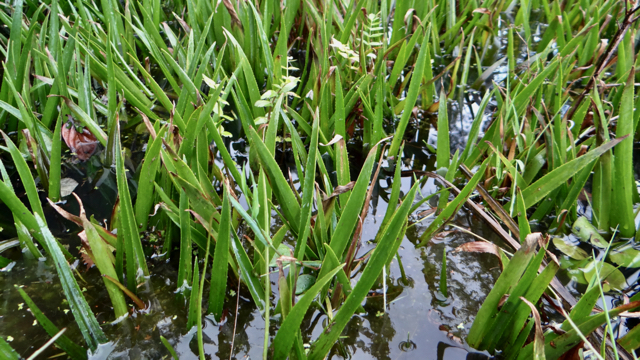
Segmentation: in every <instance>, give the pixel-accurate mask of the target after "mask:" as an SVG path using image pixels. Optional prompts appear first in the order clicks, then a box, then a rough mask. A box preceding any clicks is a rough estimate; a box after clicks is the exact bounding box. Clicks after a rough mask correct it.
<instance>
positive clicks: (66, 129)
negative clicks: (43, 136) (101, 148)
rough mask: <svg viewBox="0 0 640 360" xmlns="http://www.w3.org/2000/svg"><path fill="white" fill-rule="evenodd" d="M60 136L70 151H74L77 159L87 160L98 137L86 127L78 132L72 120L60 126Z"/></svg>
mask: <svg viewBox="0 0 640 360" xmlns="http://www.w3.org/2000/svg"><path fill="white" fill-rule="evenodd" d="M62 138H63V139H64V142H65V143H66V144H67V146H68V147H69V149H71V152H73V153H75V154H76V156H77V157H78V159H80V160H82V161H86V160H88V159H89V158H90V157H91V155H93V153H94V152H95V151H96V148H97V147H98V139H97V138H96V137H95V136H94V135H93V134H92V133H91V132H90V131H89V129H87V128H83V129H82V132H78V131H77V130H76V127H75V126H74V124H73V121H69V122H67V124H66V125H65V126H63V127H62Z"/></svg>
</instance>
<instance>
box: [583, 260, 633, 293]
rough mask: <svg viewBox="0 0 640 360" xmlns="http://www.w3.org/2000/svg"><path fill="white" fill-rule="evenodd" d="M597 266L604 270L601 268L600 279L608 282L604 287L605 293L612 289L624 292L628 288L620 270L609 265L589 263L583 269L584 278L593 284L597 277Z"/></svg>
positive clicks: (595, 262)
mask: <svg viewBox="0 0 640 360" xmlns="http://www.w3.org/2000/svg"><path fill="white" fill-rule="evenodd" d="M596 266H602V268H599V273H600V279H602V280H604V281H606V283H605V284H603V286H602V287H603V289H604V291H609V290H610V289H614V290H622V289H624V288H625V287H626V286H627V281H626V279H625V277H624V275H623V274H622V273H621V272H620V270H618V269H616V267H615V266H613V265H611V264H609V263H605V262H597V261H589V262H588V263H587V265H586V266H585V267H584V268H582V269H581V270H582V271H584V277H585V279H586V280H587V282H591V279H592V278H593V277H594V276H596Z"/></svg>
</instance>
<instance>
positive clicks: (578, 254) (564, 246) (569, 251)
mask: <svg viewBox="0 0 640 360" xmlns="http://www.w3.org/2000/svg"><path fill="white" fill-rule="evenodd" d="M553 245H555V246H556V248H558V250H560V251H561V252H562V253H563V254H565V255H567V256H569V257H570V258H572V259H575V260H583V259H586V258H588V257H589V254H587V252H586V251H584V250H582V249H581V248H579V247H578V246H576V245H571V244H568V243H567V242H566V241H564V240H562V239H561V238H557V237H554V238H553Z"/></svg>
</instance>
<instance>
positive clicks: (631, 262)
mask: <svg viewBox="0 0 640 360" xmlns="http://www.w3.org/2000/svg"><path fill="white" fill-rule="evenodd" d="M609 258H610V259H611V261H613V262H614V263H616V264H617V265H620V266H624V267H628V268H638V267H640V251H638V250H636V249H634V248H633V247H632V246H631V245H630V244H629V245H624V246H622V247H618V248H614V249H611V250H610V251H609Z"/></svg>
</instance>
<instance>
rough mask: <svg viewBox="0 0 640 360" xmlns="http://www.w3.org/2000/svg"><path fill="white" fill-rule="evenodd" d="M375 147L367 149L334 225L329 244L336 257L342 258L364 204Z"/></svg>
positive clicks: (374, 156)
mask: <svg viewBox="0 0 640 360" xmlns="http://www.w3.org/2000/svg"><path fill="white" fill-rule="evenodd" d="M377 149H378V147H377V146H374V147H373V149H371V151H369V155H368V156H367V159H366V160H365V162H364V164H363V165H362V170H361V171H360V176H358V180H357V181H356V184H355V186H354V187H353V190H351V195H349V200H348V201H347V204H346V205H343V209H342V216H341V217H340V220H338V225H336V229H335V231H334V233H333V236H332V237H331V242H330V245H331V248H332V249H333V252H334V253H335V254H336V256H337V257H338V259H342V255H343V253H344V250H345V249H346V248H347V245H348V244H349V241H350V240H351V235H352V234H353V230H354V229H355V227H356V225H357V223H358V216H359V215H360V212H361V211H362V207H363V206H364V201H365V199H366V197H367V189H368V188H369V185H370V182H371V170H373V163H374V162H375V158H376V152H377Z"/></svg>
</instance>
